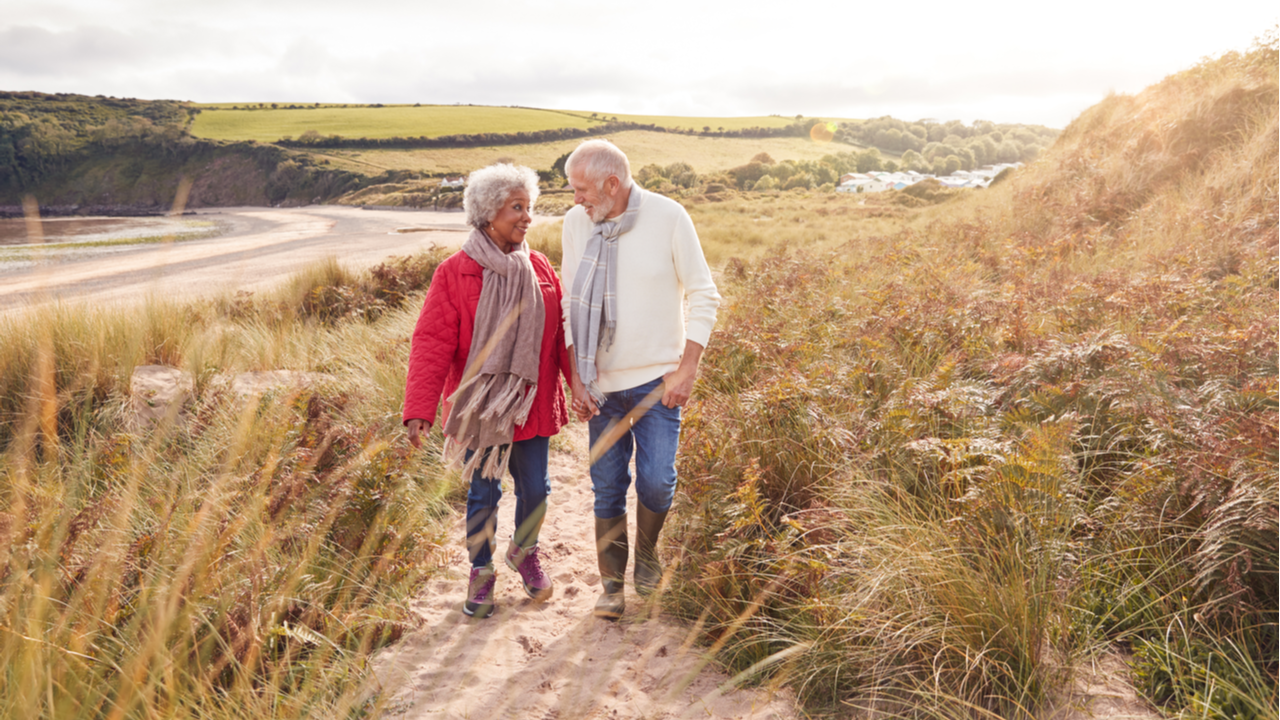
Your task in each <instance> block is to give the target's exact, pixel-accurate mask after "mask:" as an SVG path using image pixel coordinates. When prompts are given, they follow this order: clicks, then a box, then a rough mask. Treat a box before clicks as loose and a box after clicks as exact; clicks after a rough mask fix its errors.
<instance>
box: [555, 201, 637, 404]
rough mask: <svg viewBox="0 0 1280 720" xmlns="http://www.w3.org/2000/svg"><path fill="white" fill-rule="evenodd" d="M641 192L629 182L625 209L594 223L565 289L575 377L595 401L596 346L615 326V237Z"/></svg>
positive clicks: (629, 222) (606, 341)
mask: <svg viewBox="0 0 1280 720" xmlns="http://www.w3.org/2000/svg"><path fill="white" fill-rule="evenodd" d="M644 193H645V191H644V190H642V189H641V188H640V186H639V185H637V184H636V183H634V182H633V183H632V184H631V196H630V197H629V198H628V199H627V209H626V211H625V212H624V213H622V214H621V215H619V216H618V217H616V218H613V219H610V220H603V221H601V222H598V223H596V224H595V227H594V228H593V229H592V232H591V238H590V239H588V240H587V247H586V249H585V250H584V251H583V253H582V260H580V261H579V262H578V274H577V275H574V276H573V288H572V291H571V292H570V293H569V327H570V329H571V330H572V331H573V352H574V355H575V356H576V357H577V360H578V377H580V378H581V379H582V384H583V385H586V386H587V392H588V393H590V394H591V397H592V399H594V400H595V401H596V403H602V402H604V393H603V392H601V390H600V385H599V384H598V383H597V382H596V380H597V379H598V377H599V373H598V372H597V371H596V350H597V349H598V348H600V347H604V348H606V349H607V348H608V347H610V346H611V345H613V335H614V333H615V332H617V329H618V238H620V237H622V235H624V234H625V233H627V232H629V231H630V230H631V228H633V227H635V225H636V218H638V217H639V215H640V212H639V211H640V197H641V195H643V194H644Z"/></svg>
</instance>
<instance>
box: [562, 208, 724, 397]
mask: <svg viewBox="0 0 1280 720" xmlns="http://www.w3.org/2000/svg"><path fill="white" fill-rule="evenodd" d="M639 212H640V215H639V217H638V218H637V219H636V225H635V227H634V228H632V229H631V231H630V232H628V233H626V234H624V235H623V236H622V237H620V238H618V286H617V287H618V329H617V333H616V335H615V337H614V341H613V345H612V346H610V347H609V348H608V349H605V348H603V347H602V348H600V350H599V351H598V352H597V353H596V367H597V369H598V370H599V373H600V375H599V379H598V383H599V385H600V389H601V390H602V391H604V392H617V391H619V390H626V389H628V388H633V387H636V386H637V385H643V384H645V383H647V382H649V381H650V380H654V379H656V378H659V377H662V376H663V375H665V374H667V373H669V372H671V371H672V370H675V369H676V368H677V367H679V365H680V357H681V356H682V355H684V345H685V340H686V339H688V340H692V341H694V342H696V343H698V344H699V345H701V346H703V347H706V346H707V342H708V341H709V340H710V339H711V329H712V327H713V326H714V325H715V323H716V309H717V308H719V307H720V293H719V292H717V291H716V284H715V281H713V280H712V279H711V269H710V268H709V267H707V260H706V258H705V257H704V256H703V254H702V245H701V244H699V242H698V233H697V232H696V231H695V230H694V229H693V221H692V220H690V219H689V213H687V212H685V209H684V208H683V207H681V206H680V204H679V203H677V202H676V201H674V200H671V199H670V198H667V197H663V196H662V195H658V194H656V193H645V194H644V196H643V198H642V201H641V204H640V211H639ZM591 231H592V222H591V219H590V218H588V217H587V213H586V211H585V210H583V209H582V207H581V206H575V207H574V208H573V209H572V210H570V211H569V212H568V214H566V215H565V216H564V231H563V234H562V235H561V247H562V249H563V251H564V258H563V260H562V261H561V263H560V272H561V276H562V278H563V281H564V289H565V292H564V319H565V320H564V322H565V333H564V336H565V339H566V340H567V341H568V343H569V344H572V343H573V332H572V330H571V329H570V327H569V295H570V290H571V288H573V277H574V275H575V274H576V273H577V272H578V264H579V261H580V260H581V259H582V253H583V250H584V249H585V248H586V246H587V240H588V239H589V238H590V237H591ZM686 300H687V305H688V310H687V313H686Z"/></svg>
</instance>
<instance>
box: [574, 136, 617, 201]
mask: <svg viewBox="0 0 1280 720" xmlns="http://www.w3.org/2000/svg"><path fill="white" fill-rule="evenodd" d="M574 170H578V171H579V172H580V173H581V174H582V177H583V178H584V179H585V180H586V181H587V182H590V183H594V184H595V186H596V189H597V190H599V189H600V188H602V187H604V181H605V180H608V179H609V176H610V175H612V176H614V177H616V178H618V180H620V181H621V182H622V187H623V188H624V189H625V188H629V187H631V163H630V162H629V161H628V160H627V155H626V153H624V152H622V151H621V150H619V149H618V146H617V145H614V144H613V143H611V142H609V141H608V140H584V141H583V142H582V144H581V145H579V146H578V148H577V149H576V150H574V151H573V154H572V155H570V156H569V159H568V160H566V161H565V163H564V172H565V174H566V175H568V174H570V173H572V172H573V171H574Z"/></svg>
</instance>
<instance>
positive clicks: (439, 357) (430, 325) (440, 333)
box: [403, 261, 461, 447]
mask: <svg viewBox="0 0 1280 720" xmlns="http://www.w3.org/2000/svg"><path fill="white" fill-rule="evenodd" d="M455 290H456V286H455V283H454V282H453V279H452V277H451V273H450V268H449V267H448V261H445V263H441V265H440V267H438V268H436V271H435V273H434V274H433V275H432V276H431V285H430V286H429V287H428V289H427V297H426V299H425V300H424V301H423V303H422V312H421V313H420V314H419V315H418V322H417V324H416V325H415V326H414V329H413V339H412V344H411V346H410V349H409V367H408V371H407V373H406V376H405V394H404V412H403V420H404V424H405V426H406V428H408V430H409V442H411V443H413V444H414V447H418V446H419V443H420V442H421V440H420V439H419V441H418V442H416V443H415V442H414V440H415V439H418V438H417V436H419V435H421V434H424V433H426V432H427V431H429V430H430V429H431V425H432V424H433V423H434V422H435V418H436V409H437V408H438V406H439V404H440V395H441V393H442V392H443V390H444V383H445V378H446V377H447V376H448V373H449V366H450V364H451V363H452V362H453V357H454V355H455V354H456V353H457V350H458V334H459V328H460V326H461V313H460V310H459V304H458V299H457V298H456V297H455V295H456V292H455ZM415 429H416V430H417V432H416V433H415V432H414V431H415Z"/></svg>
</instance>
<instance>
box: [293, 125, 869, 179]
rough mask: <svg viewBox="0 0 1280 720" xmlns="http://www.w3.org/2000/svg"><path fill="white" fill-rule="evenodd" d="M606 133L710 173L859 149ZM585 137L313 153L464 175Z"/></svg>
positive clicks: (362, 169) (360, 165) (658, 158)
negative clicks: (763, 159) (764, 157)
mask: <svg viewBox="0 0 1280 720" xmlns="http://www.w3.org/2000/svg"><path fill="white" fill-rule="evenodd" d="M601 137H607V138H608V139H610V140H612V141H613V142H614V143H615V144H617V145H618V147H620V148H622V149H623V150H624V151H625V152H626V153H627V157H628V158H629V159H630V160H631V168H632V171H638V170H639V169H640V168H642V167H644V166H645V165H648V164H650V163H656V164H658V165H669V164H671V163H673V162H687V163H689V164H690V165H692V166H693V169H694V170H695V171H697V172H700V173H708V172H715V171H718V170H725V169H727V168H731V167H735V166H737V165H742V164H744V163H746V162H747V161H749V160H750V159H751V158H752V157H753V156H754V155H756V154H757V153H761V152H767V153H769V154H770V155H771V156H773V157H774V158H775V159H777V160H817V159H819V158H821V157H822V156H823V155H827V154H828V153H835V152H845V151H848V150H852V149H854V148H853V146H851V145H845V144H834V143H827V144H822V143H816V142H813V141H812V140H809V139H807V138H791V137H786V138H715V137H695V136H690V135H676V134H671V133H663V132H652V131H647V130H627V131H624V132H619V133H613V134H610V135H604V136H601ZM580 142H581V140H576V139H575V140H558V141H555V142H547V143H535V144H531V145H499V146H491V147H475V148H439V149H436V148H423V149H405V150H315V151H311V155H312V156H313V157H315V158H316V159H317V160H328V161H329V164H330V166H331V167H334V168H337V169H342V170H350V171H352V172H358V173H363V174H365V175H370V174H377V173H380V172H383V171H386V170H416V171H419V172H424V173H428V174H431V175H462V174H465V173H469V172H471V171H472V170H475V169H476V168H481V167H484V166H486V165H489V164H492V163H493V162H495V161H497V160H499V159H508V160H511V161H513V162H516V163H518V164H521V165H528V166H529V167H532V168H537V169H546V168H549V167H551V164H552V163H553V162H555V160H556V158H558V157H560V156H561V155H563V154H565V153H567V152H571V151H572V150H573V149H574V148H575V147H577V146H578V144H579V143H580Z"/></svg>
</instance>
